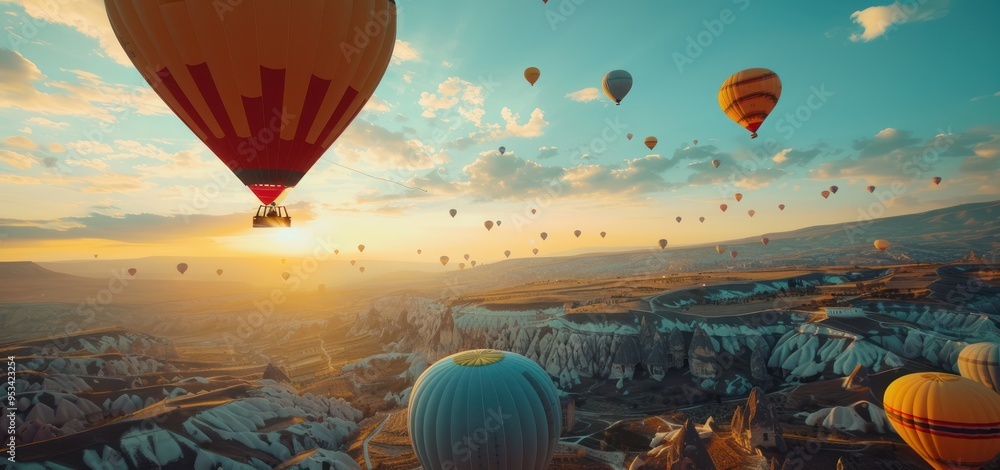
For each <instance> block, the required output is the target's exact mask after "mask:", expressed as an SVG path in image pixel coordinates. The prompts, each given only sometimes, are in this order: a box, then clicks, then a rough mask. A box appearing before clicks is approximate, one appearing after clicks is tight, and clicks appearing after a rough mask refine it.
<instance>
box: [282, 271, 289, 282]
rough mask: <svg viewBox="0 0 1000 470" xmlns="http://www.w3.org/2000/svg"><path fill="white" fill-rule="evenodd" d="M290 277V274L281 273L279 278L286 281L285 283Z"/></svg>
mask: <svg viewBox="0 0 1000 470" xmlns="http://www.w3.org/2000/svg"><path fill="white" fill-rule="evenodd" d="M290 277H292V275H291V274H289V273H287V272H283V273H281V278H282V279H284V280H286V281H287V280H288V278H290Z"/></svg>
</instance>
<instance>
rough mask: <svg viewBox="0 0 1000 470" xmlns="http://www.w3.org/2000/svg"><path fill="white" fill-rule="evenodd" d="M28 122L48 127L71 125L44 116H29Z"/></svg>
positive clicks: (60, 127)
mask: <svg viewBox="0 0 1000 470" xmlns="http://www.w3.org/2000/svg"><path fill="white" fill-rule="evenodd" d="M26 122H27V123H28V124H34V125H36V126H40V127H44V128H47V129H65V128H67V127H69V123H68V122H62V121H60V122H56V121H53V120H51V119H45V118H43V117H33V118H28V120H27V121H26Z"/></svg>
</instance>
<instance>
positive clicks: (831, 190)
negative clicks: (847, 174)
mask: <svg viewBox="0 0 1000 470" xmlns="http://www.w3.org/2000/svg"><path fill="white" fill-rule="evenodd" d="M837 191H840V188H839V187H837V186H830V194H837Z"/></svg>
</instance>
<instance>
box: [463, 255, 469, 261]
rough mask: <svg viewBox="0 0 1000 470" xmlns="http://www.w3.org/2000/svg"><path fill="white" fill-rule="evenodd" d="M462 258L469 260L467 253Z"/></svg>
mask: <svg viewBox="0 0 1000 470" xmlns="http://www.w3.org/2000/svg"><path fill="white" fill-rule="evenodd" d="M464 258H465V260H466V261H469V254H468V253H466V254H465V256H464Z"/></svg>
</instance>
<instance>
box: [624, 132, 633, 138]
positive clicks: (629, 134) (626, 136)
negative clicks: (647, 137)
mask: <svg viewBox="0 0 1000 470" xmlns="http://www.w3.org/2000/svg"><path fill="white" fill-rule="evenodd" d="M625 138H626V139H628V140H632V133H631V132H629V133H628V134H626V135H625Z"/></svg>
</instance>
